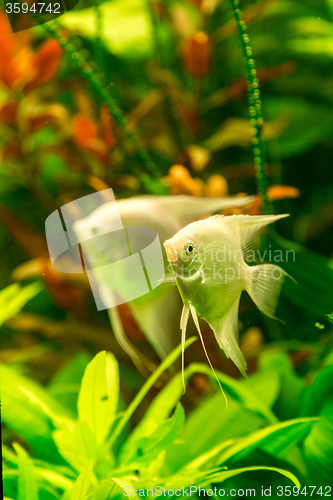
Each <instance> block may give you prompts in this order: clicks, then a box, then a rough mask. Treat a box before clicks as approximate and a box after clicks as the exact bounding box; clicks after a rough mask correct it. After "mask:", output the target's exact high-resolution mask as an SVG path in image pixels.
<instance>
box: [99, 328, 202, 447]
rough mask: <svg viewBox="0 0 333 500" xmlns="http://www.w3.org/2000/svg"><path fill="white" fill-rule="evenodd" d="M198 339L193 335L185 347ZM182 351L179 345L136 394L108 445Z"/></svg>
mask: <svg viewBox="0 0 333 500" xmlns="http://www.w3.org/2000/svg"><path fill="white" fill-rule="evenodd" d="M195 340H196V338H195V337H191V338H189V339H187V341H186V342H185V349H186V348H187V347H189V346H190V345H191V344H192V343H193V342H194V341H195ZM181 351H182V346H181V345H178V346H177V347H176V348H175V349H174V350H173V351H172V352H171V353H170V354H169V355H168V356H167V357H166V358H165V359H164V361H162V363H161V364H160V365H159V367H158V368H157V369H156V370H155V372H154V373H153V374H152V375H151V376H150V377H149V379H148V380H147V381H146V382H145V383H144V385H143V386H142V388H141V389H140V391H139V392H138V394H137V395H136V396H135V398H134V399H133V401H132V402H131V404H130V405H129V406H128V408H127V410H126V411H125V413H124V415H123V417H122V418H121V419H120V421H119V424H118V425H117V426H116V428H115V429H114V431H113V433H112V435H111V437H110V440H109V442H108V445H109V446H110V447H111V446H112V445H113V443H114V442H115V441H116V439H117V438H118V436H119V435H120V434H121V432H122V430H123V429H124V427H125V425H126V424H127V422H128V421H129V419H130V418H131V416H132V414H133V413H134V412H135V410H136V409H137V407H138V406H139V404H140V403H141V401H142V400H143V398H144V397H145V395H146V394H147V392H148V391H149V389H151V388H152V387H153V385H154V384H155V382H156V381H157V380H158V379H159V377H160V376H161V375H162V373H163V372H164V371H165V370H167V369H168V368H169V366H171V365H172V364H173V363H174V362H175V361H176V359H177V358H178V357H179V356H180V354H181Z"/></svg>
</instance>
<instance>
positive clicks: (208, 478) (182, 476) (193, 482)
mask: <svg viewBox="0 0 333 500" xmlns="http://www.w3.org/2000/svg"><path fill="white" fill-rule="evenodd" d="M258 470H267V471H274V472H277V473H279V474H282V475H283V476H286V477H287V478H289V479H290V480H291V481H292V482H293V483H294V484H295V485H296V486H298V487H300V483H299V481H298V479H297V477H296V476H295V475H294V474H292V473H291V472H289V471H287V470H284V469H281V468H278V467H265V466H255V467H242V468H239V469H231V470H223V471H221V470H219V469H212V470H205V471H196V472H192V471H189V470H188V469H187V468H186V467H185V468H184V469H183V470H182V471H181V472H180V473H178V474H175V475H174V476H171V477H168V478H167V479H166V480H165V483H164V486H165V488H166V489H169V488H172V489H177V488H180V489H182V488H183V487H184V488H189V487H190V486H207V485H211V484H212V483H223V482H224V481H226V480H227V479H230V478H231V477H234V476H238V475H239V474H243V473H244V472H250V471H258ZM138 488H139V486H138ZM192 491H193V490H192Z"/></svg>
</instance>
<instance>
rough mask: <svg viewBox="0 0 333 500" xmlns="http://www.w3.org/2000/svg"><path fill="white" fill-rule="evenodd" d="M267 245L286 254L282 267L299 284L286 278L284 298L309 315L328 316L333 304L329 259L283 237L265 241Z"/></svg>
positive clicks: (332, 275)
mask: <svg viewBox="0 0 333 500" xmlns="http://www.w3.org/2000/svg"><path fill="white" fill-rule="evenodd" d="M263 242H264V244H265V247H266V246H267V245H268V244H269V245H270V247H271V251H272V252H274V251H280V252H282V255H283V256H284V259H283V261H281V262H280V263H279V265H280V266H281V267H283V269H284V270H285V271H287V273H288V274H290V276H292V277H293V278H294V280H296V282H297V284H296V283H294V282H292V281H291V280H290V279H286V280H285V283H284V286H283V289H282V293H283V295H285V296H286V297H287V298H288V300H289V301H290V302H291V303H292V304H295V305H297V306H299V307H301V308H302V309H305V310H306V311H307V314H311V315H313V316H319V317H324V316H325V314H326V313H327V311H329V310H330V308H331V307H332V303H333V268H332V267H331V265H330V264H329V262H328V260H327V259H325V258H324V257H322V256H320V255H317V254H315V253H314V252H310V251H308V250H306V249H305V248H304V247H302V246H301V245H298V244H296V243H293V242H291V241H288V240H286V239H284V238H281V237H280V236H274V238H271V237H270V238H263ZM263 248H264V247H263ZM286 252H288V254H286Z"/></svg>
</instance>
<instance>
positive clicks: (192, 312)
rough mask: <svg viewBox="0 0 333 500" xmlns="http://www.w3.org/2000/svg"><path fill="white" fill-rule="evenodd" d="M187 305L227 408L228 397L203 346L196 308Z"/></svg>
mask: <svg viewBox="0 0 333 500" xmlns="http://www.w3.org/2000/svg"><path fill="white" fill-rule="evenodd" d="M189 306H190V311H191V316H192V318H193V321H194V324H195V326H196V329H197V330H198V333H199V337H200V340H201V344H202V347H203V350H204V353H205V356H206V358H207V361H208V363H209V366H210V367H211V370H212V372H213V373H214V377H215V378H216V380H217V383H218V385H219V387H220V389H221V392H222V394H223V396H224V399H225V404H226V407H227V408H228V399H227V396H226V394H225V392H224V390H223V389H222V385H221V383H220V381H219V379H218V377H217V375H216V372H215V370H214V367H213V365H212V362H211V360H210V359H209V356H208V352H207V350H206V347H205V343H204V340H203V336H202V333H201V329H200V325H199V320H198V315H197V311H196V310H195V308H194V307H193V306H192V304H189Z"/></svg>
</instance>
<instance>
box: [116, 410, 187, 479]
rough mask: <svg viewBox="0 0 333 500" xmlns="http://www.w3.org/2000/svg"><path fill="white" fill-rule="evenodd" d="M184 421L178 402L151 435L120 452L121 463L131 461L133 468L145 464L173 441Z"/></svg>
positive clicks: (124, 463) (182, 411)
mask: <svg viewBox="0 0 333 500" xmlns="http://www.w3.org/2000/svg"><path fill="white" fill-rule="evenodd" d="M184 421H185V414H184V410H183V408H182V406H181V404H180V403H178V405H177V407H176V410H175V412H174V414H173V415H172V417H171V418H169V419H168V420H166V421H165V422H163V423H162V424H161V425H160V426H159V427H157V429H156V430H155V431H154V432H153V433H152V434H151V435H149V436H144V437H141V438H139V439H138V440H137V441H136V442H135V443H132V447H131V449H129V450H128V451H126V450H125V453H121V456H120V463H121V464H122V465H126V464H132V463H133V464H134V465H135V467H134V468H135V469H139V468H140V467H142V466H147V465H148V464H149V463H151V462H152V461H153V460H154V459H155V458H156V457H157V456H158V455H159V454H160V453H161V452H162V451H164V450H166V448H167V447H168V445H169V444H171V443H173V442H174V440H175V439H176V438H177V436H178V435H179V433H180V431H181V430H182V427H183V425H184Z"/></svg>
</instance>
